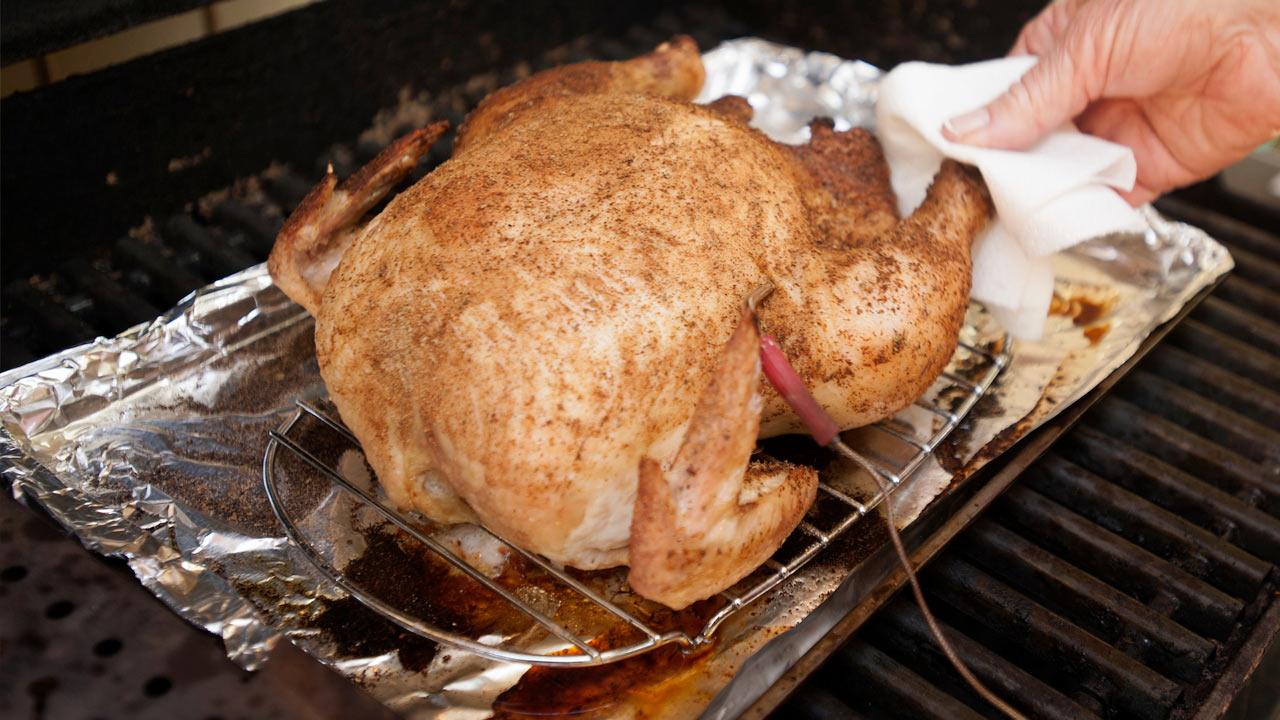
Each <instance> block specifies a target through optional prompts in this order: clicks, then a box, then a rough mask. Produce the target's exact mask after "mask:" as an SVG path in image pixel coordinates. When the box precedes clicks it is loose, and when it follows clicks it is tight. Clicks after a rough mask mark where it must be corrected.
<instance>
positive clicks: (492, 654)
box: [262, 335, 1012, 667]
mask: <svg viewBox="0 0 1280 720" xmlns="http://www.w3.org/2000/svg"><path fill="white" fill-rule="evenodd" d="M1010 344H1011V342H1010V338H1009V337H1008V336H1007V335H1005V336H1004V337H1003V338H1001V339H1000V340H999V344H998V347H999V350H998V351H994V352H993V351H989V350H986V349H983V348H981V347H978V346H976V345H973V344H970V343H966V342H960V343H959V345H958V348H957V352H959V351H960V350H965V351H967V352H969V353H972V354H973V355H975V356H978V357H980V358H983V359H984V361H985V366H986V367H985V370H984V371H983V372H982V374H981V377H979V378H978V380H977V381H976V382H974V381H971V380H967V379H965V378H962V377H959V376H958V375H955V374H953V373H949V372H944V373H943V374H942V375H941V378H943V379H945V380H946V381H948V382H950V383H951V384H952V385H953V386H956V387H960V388H962V389H964V390H966V391H967V394H966V395H965V397H964V399H963V400H962V401H961V402H960V404H959V406H958V407H956V408H955V409H953V410H947V409H945V408H942V407H939V406H937V405H931V404H929V403H927V402H924V401H923V400H917V401H916V402H915V403H914V406H915V407H919V408H922V409H924V410H927V411H928V412H930V413H933V414H934V415H937V416H938V417H940V418H942V420H943V424H942V426H941V427H940V428H939V429H937V430H936V431H934V433H933V434H932V435H931V436H930V437H929V438H928V439H927V440H920V439H918V438H915V437H913V436H911V435H908V434H907V433H904V432H902V431H900V430H897V429H895V428H894V427H892V426H891V425H889V424H888V423H887V422H885V421H881V422H878V423H875V424H873V425H870V426H869V427H871V428H873V429H876V430H878V431H880V432H882V433H884V434H886V435H889V436H890V437H893V438H894V439H896V440H898V441H899V442H902V443H904V444H905V445H907V446H909V447H911V448H913V449H914V450H915V452H914V453H913V454H912V455H911V457H910V458H909V459H908V461H907V462H906V463H904V464H903V465H902V466H901V467H897V468H891V467H887V464H886V463H885V462H884V461H883V460H880V459H877V458H874V457H867V458H866V460H867V462H868V464H869V465H870V466H871V467H873V468H875V469H876V472H877V473H878V474H879V475H880V476H881V478H883V479H884V480H885V481H886V483H887V484H888V485H887V487H888V491H889V492H893V491H894V490H896V489H897V488H898V487H900V486H901V485H902V484H903V483H904V482H905V481H906V480H908V479H909V478H910V477H911V475H912V473H914V472H915V471H916V470H917V469H918V468H919V467H920V465H921V464H923V463H924V461H925V460H926V459H927V458H928V457H929V456H930V455H931V454H932V453H933V451H934V449H935V448H937V447H938V445H939V444H941V443H942V442H943V441H944V440H946V438H947V437H948V436H949V435H950V434H951V433H952V432H953V431H954V430H955V429H956V427H958V426H959V425H960V423H961V422H962V421H963V420H964V418H965V416H966V415H968V413H969V412H970V411H971V410H972V409H973V406H974V405H975V404H976V403H977V402H978V400H980V399H981V398H982V396H983V395H985V394H986V392H987V391H988V390H989V389H990V388H991V385H992V384H993V383H994V382H995V380H996V378H997V377H999V375H1000V373H1001V372H1002V371H1003V370H1004V369H1005V368H1006V367H1008V365H1009V363H1010V362H1011V359H1012V356H1011V354H1010V352H1009V348H1010ZM296 404H297V410H296V411H295V412H294V413H293V415H291V416H290V417H289V419H287V420H285V421H284V422H283V423H282V424H281V425H280V427H279V428H277V429H276V430H273V431H271V433H270V438H269V440H268V442H267V446H266V450H265V451H264V453H263V458H262V483H263V487H264V489H265V490H266V493H267V500H268V502H269V503H270V505H271V510H272V511H273V512H274V513H275V515H276V518H277V519H278V520H279V521H280V524H281V525H282V526H283V527H284V530H285V534H286V535H287V536H288V537H289V539H290V541H291V542H293V544H294V545H296V546H297V547H298V548H299V549H300V550H302V552H303V554H304V556H305V557H306V558H307V560H308V561H309V562H311V564H312V565H314V566H315V568H316V569H317V570H318V571H319V572H320V573H321V574H322V575H324V576H325V577H326V578H328V579H329V580H330V581H332V582H333V583H334V584H335V585H337V586H338V587H340V588H342V589H343V590H344V591H346V592H347V593H349V594H350V595H351V596H352V597H354V598H356V599H357V600H359V601H360V602H361V603H363V604H364V605H365V606H367V607H369V608H370V609H371V610H373V611H374V612H377V613H378V614H380V615H382V616H383V617H384V618H386V619H387V620H390V621H391V622H394V623H395V624H396V625H398V626H400V627H401V628H403V629H405V630H406V631H408V632H411V633H413V634H415V635H418V636H420V637H424V638H426V639H428V640H433V641H435V642H439V643H443V644H447V645H452V646H455V647H458V648H461V649H464V650H467V651H469V652H474V653H476V654H477V655H481V656H483V657H487V658H491V659H494V660H501V661H505V662H516V663H523V664H530V665H544V666H559V667H566V666H573V667H586V666H595V665H604V664H607V663H611V662H616V661H619V660H624V659H626V658H629V657H634V656H636V655H639V654H641V653H644V652H648V651H650V650H653V649H655V648H658V647H662V646H664V645H672V644H674V645H678V646H679V647H680V648H681V650H682V651H686V652H692V651H694V650H697V649H699V648H701V647H703V646H705V645H707V644H709V643H710V642H711V640H712V638H713V636H714V635H715V633H716V631H717V630H718V629H719V628H720V626H721V625H722V624H724V622H725V621H726V620H728V619H729V618H730V617H732V616H733V615H734V614H735V613H737V612H739V611H740V610H742V609H743V608H745V607H746V606H748V605H750V604H751V603H752V602H754V601H756V600H758V599H760V598H761V597H763V596H764V595H765V594H767V593H768V592H769V591H771V590H773V589H775V588H777V587H778V586H779V585H781V584H782V583H783V582H784V581H785V580H786V579H787V578H789V577H791V576H792V575H793V574H795V573H796V571H798V570H799V569H800V568H802V567H804V565H806V564H807V563H808V562H809V561H811V560H812V559H813V558H814V557H816V556H817V554H818V553H819V552H821V551H822V550H823V549H825V548H826V547H828V546H829V545H830V544H831V543H832V542H834V541H835V540H836V539H837V538H839V537H840V536H841V535H843V534H844V533H845V532H846V531H847V530H848V529H849V528H850V527H852V526H853V524H854V523H855V522H857V521H858V520H859V519H861V518H862V517H864V516H866V515H867V514H869V513H870V512H871V511H873V510H874V509H875V508H876V507H878V506H879V505H880V503H881V502H883V501H884V500H885V499H886V498H887V497H888V494H887V493H886V492H884V491H881V490H877V492H876V494H875V496H874V497H872V499H871V500H869V501H867V502H865V503H864V502H861V501H859V500H857V499H855V498H853V497H851V496H850V495H848V494H847V493H845V492H843V491H841V490H839V489H837V488H834V487H831V486H830V485H828V484H827V483H825V482H822V481H821V480H820V481H819V483H818V490H819V492H822V493H824V494H826V495H828V496H830V497H831V498H834V499H835V500H837V501H839V502H840V503H841V504H842V505H843V506H845V507H846V508H848V512H847V514H846V515H844V516H843V517H842V518H841V519H840V520H839V522H837V523H836V524H835V525H834V527H832V529H830V530H828V531H823V530H821V529H819V528H817V527H815V526H813V525H812V524H811V523H809V522H808V521H807V520H802V521H801V522H800V524H799V525H798V526H797V527H796V529H795V530H794V531H793V532H792V535H791V537H795V536H796V535H805V536H807V537H809V538H811V540H810V542H809V544H808V545H807V546H806V547H805V549H804V550H803V551H801V552H800V553H799V554H798V555H796V556H795V557H794V558H792V559H791V560H790V561H788V562H786V563H781V562H778V561H776V560H774V559H772V558H771V559H769V560H768V561H766V562H765V565H764V567H768V568H770V569H772V570H773V573H772V574H770V575H768V576H766V577H765V578H763V579H761V580H759V581H757V582H756V583H755V584H754V585H752V586H751V587H750V588H748V589H747V590H746V591H745V592H743V593H742V594H732V593H730V592H729V591H728V590H726V591H724V592H721V593H719V595H720V597H722V598H723V599H724V600H725V601H726V604H725V605H724V606H723V607H721V608H720V609H719V610H718V611H716V613H715V614H713V615H712V616H711V617H710V618H709V619H708V620H707V622H706V623H705V624H704V625H703V627H702V629H701V630H700V631H699V632H698V634H696V635H693V636H690V635H689V634H688V633H686V632H684V631H679V630H674V631H665V632H660V631H658V630H655V629H654V628H652V627H650V626H649V625H648V624H646V623H644V622H643V621H641V620H640V619H638V618H636V617H635V616H634V615H632V614H630V613H628V612H627V611H625V610H623V609H622V608H620V607H618V606H617V605H616V604H615V603H613V602H611V601H610V600H608V599H607V598H605V597H603V596H601V595H600V594H599V593H597V592H596V591H595V590H592V589H591V588H590V587H588V586H587V585H585V584H583V583H582V582H581V581H580V580H578V579H576V578H574V577H573V576H571V575H569V574H568V573H566V572H565V571H564V570H561V569H559V568H557V567H555V566H554V565H553V564H552V563H551V562H550V561H548V560H546V559H545V558H543V557H541V556H539V555H537V554H535V553H531V552H529V551H527V550H524V549H522V548H520V547H518V546H517V545H515V544H513V543H511V542H508V541H507V540H506V539H504V538H502V537H501V536H499V535H497V534H495V533H493V532H492V531H491V530H489V529H488V528H484V527H483V526H477V527H480V529H481V530H482V531H484V532H485V533H486V534H488V535H490V536H491V537H493V538H494V539H495V540H497V541H498V542H500V543H502V544H503V545H505V546H506V547H508V548H510V549H511V550H512V551H513V552H515V553H517V554H519V555H520V556H521V557H523V558H525V559H527V560H528V561H530V562H532V563H533V564H534V565H536V566H537V567H539V568H541V569H542V570H543V571H544V572H546V573H547V574H549V575H550V576H551V577H554V578H556V580H557V581H558V582H559V583H561V584H563V585H565V586H566V587H568V588H569V589H571V590H572V591H574V592H576V593H578V594H579V595H581V596H582V597H584V598H586V599H587V600H589V601H591V602H592V603H594V604H595V605H596V606H598V607H599V608H600V609H602V610H604V611H605V612H607V613H608V614H610V615H613V616H615V617H617V618H618V619H619V620H620V621H622V622H625V623H626V624H628V625H630V626H631V627H632V628H634V629H636V630H638V631H639V632H640V633H641V634H642V635H644V640H642V641H640V642H636V643H632V644H630V645H624V646H619V647H615V648H609V649H606V650H600V649H598V648H595V647H593V646H592V645H591V642H590V641H591V639H590V638H583V637H581V636H579V635H577V634H575V633H573V632H571V631H570V630H568V629H567V628H565V627H564V626H562V625H561V624H560V623H558V622H557V621H556V620H555V619H554V618H551V617H548V616H547V615H546V614H544V613H543V612H541V611H539V610H538V609H536V608H534V607H531V606H530V605H529V604H528V603H526V602H524V601H522V600H521V599H520V598H518V597H516V595H515V594H514V593H512V592H511V591H509V590H507V589H506V588H504V587H502V586H501V585H499V584H498V583H496V582H494V581H493V580H492V579H491V578H489V577H488V576H487V575H485V574H484V573H483V572H482V571H480V570H479V569H477V568H475V567H473V566H472V565H470V564H469V563H467V562H466V561H465V560H463V559H462V558H460V557H458V555H456V554H455V553H453V552H452V551H451V550H449V548H447V547H445V546H444V545H443V544H441V543H440V542H439V541H437V540H436V539H435V538H433V537H431V536H430V535H428V534H426V533H425V532H423V531H422V530H421V529H419V528H418V527H417V526H416V525H415V523H414V521H413V520H411V519H410V518H408V517H406V516H405V515H403V514H402V513H400V512H399V511H397V510H395V509H394V508H392V507H391V506H389V505H388V504H387V503H385V502H383V501H382V500H381V499H379V498H378V497H376V496H375V495H374V494H372V493H370V492H368V491H366V490H364V489H363V488H360V487H357V486H356V485H354V484H352V483H351V482H350V481H349V480H347V479H346V478H345V477H343V476H342V474H341V473H340V472H338V471H337V470H336V469H334V468H333V467H330V466H329V465H328V464H327V463H325V462H324V461H322V460H321V459H320V458H319V457H317V456H316V455H315V454H314V453H312V452H311V451H310V450H308V449H307V448H306V447H304V446H302V445H300V444H299V443H298V442H296V441H295V440H293V439H292V438H291V437H290V436H289V433H290V432H292V431H293V430H294V429H295V428H296V427H297V425H298V424H299V423H300V422H301V421H302V420H303V419H304V418H311V419H313V420H316V421H318V422H320V423H321V424H323V425H324V426H326V427H328V428H329V429H331V430H333V431H334V432H336V433H338V435H340V436H341V437H342V438H343V439H345V440H346V441H348V442H350V443H351V444H352V446H354V447H355V448H357V449H359V448H360V443H359V441H358V440H357V439H356V437H355V435H353V434H352V433H351V431H350V430H348V429H347V428H346V426H345V425H343V424H342V423H341V422H340V421H339V420H337V419H335V418H332V417H330V416H329V415H328V414H327V413H325V412H324V411H321V410H320V409H318V408H316V407H315V406H314V405H312V404H310V403H308V402H306V401H303V400H299V401H297V403H296ZM281 448H283V449H285V450H287V451H289V452H291V453H293V454H294V455H295V456H296V457H297V458H299V459H300V460H302V461H303V462H305V463H306V464H307V465H309V466H310V467H311V468H312V469H314V470H316V471H317V472H319V473H320V474H321V475H322V476H323V477H324V478H326V479H328V480H329V481H330V482H332V483H333V484H334V485H336V486H338V487H339V488H341V489H342V490H344V491H346V492H347V493H349V494H351V495H352V496H354V497H355V498H356V499H357V500H359V501H361V502H364V503H365V504H367V505H368V506H370V507H372V508H374V509H375V510H376V511H377V512H378V514H379V515H381V516H382V517H383V518H385V519H386V520H387V521H388V522H390V523H391V524H393V525H395V526H396V527H397V528H398V529H400V530H401V531H403V532H405V533H406V534H408V535H409V536H410V537H412V538H413V539H414V540H416V541H418V542H420V543H422V544H423V545H424V546H426V547H427V548H428V549H430V550H431V551H432V552H434V553H435V554H436V555H438V556H439V557H441V558H442V559H444V560H445V561H446V562H448V563H449V564H450V565H451V566H453V567H454V568H456V569H457V570H459V571H461V572H462V573H464V574H466V575H467V576H468V577H470V578H471V579H472V580H474V581H476V582H477V583H479V584H480V585H482V586H483V587H485V588H486V589H488V590H490V591H491V592H493V593H495V594H497V595H498V596H499V597H501V598H502V599H503V600H505V601H506V602H507V603H509V604H510V605H511V606H512V607H513V608H514V609H516V610H517V611H519V612H521V613H523V614H524V615H525V616H527V617H528V618H529V619H530V620H531V621H532V622H533V623H534V624H536V625H538V626H540V627H541V628H542V629H543V630H545V631H546V632H547V633H549V634H550V635H551V636H554V637H557V638H559V639H561V640H563V641H564V642H565V643H567V644H568V645H569V646H572V647H573V648H576V650H577V652H576V653H575V652H568V653H566V652H564V648H556V649H554V650H549V651H547V652H546V653H538V652H530V651H528V650H523V649H518V648H513V647H507V646H505V645H503V644H487V643H484V642H482V641H481V640H479V639H476V638H472V637H467V636H463V635H459V634H457V633H452V632H449V631H447V630H443V629H441V628H438V627H435V626H433V625H430V624H428V623H426V622H423V621H422V620H420V619H418V618H416V617H413V616H411V615H409V614H408V613H405V612H404V611H402V610H400V609H398V608H396V607H393V606H391V605H390V604H388V603H386V602H385V601H383V600H382V599H380V598H378V597H377V596H376V595H374V594H372V593H370V592H368V591H367V590H365V589H364V588H362V587H360V585H359V584H358V583H356V582H354V581H353V580H351V579H350V578H348V577H347V576H346V575H344V574H343V573H342V572H341V571H340V570H338V569H337V568H335V567H333V565H331V564H330V563H329V561H328V560H326V559H325V557H324V554H323V553H322V552H321V551H320V550H318V549H317V548H316V547H315V546H314V545H313V544H312V542H311V541H310V540H309V539H308V538H307V537H306V535H305V534H304V533H303V532H302V530H301V529H300V528H299V527H298V525H297V523H296V522H294V520H293V518H291V517H290V515H289V513H288V511H287V510H286V508H285V503H284V502H283V500H282V498H281V495H280V490H279V488H278V486H277V484H276V482H277V480H276V475H277V473H276V462H277V457H278V455H279V451H280V449H281ZM878 485H879V484H878Z"/></svg>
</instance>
